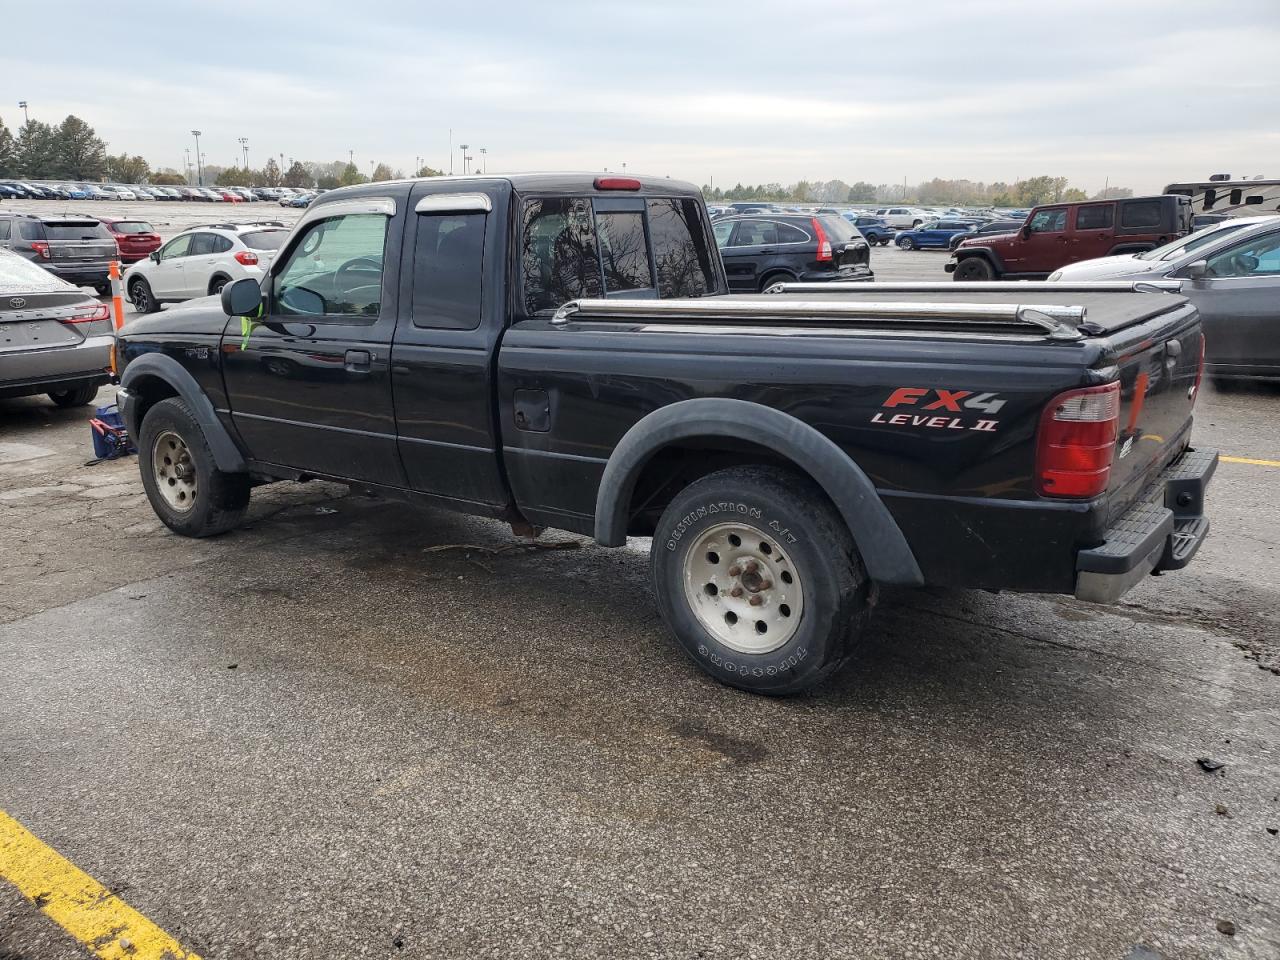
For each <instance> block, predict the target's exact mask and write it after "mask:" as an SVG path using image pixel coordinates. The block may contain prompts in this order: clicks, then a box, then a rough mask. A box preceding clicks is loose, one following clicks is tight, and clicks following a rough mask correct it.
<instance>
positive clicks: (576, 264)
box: [520, 197, 602, 314]
mask: <svg viewBox="0 0 1280 960" xmlns="http://www.w3.org/2000/svg"><path fill="white" fill-rule="evenodd" d="M520 262H521V266H522V268H523V271H524V306H525V310H526V311H528V312H529V313H531V314H533V313H538V312H540V311H543V310H554V309H556V308H557V307H559V306H560V305H561V304H564V303H567V302H568V301H570V300H575V299H577V298H579V297H598V296H600V293H601V289H602V288H601V283H600V260H599V258H598V256H597V253H596V234H595V227H594V223H593V221H592V218H591V204H590V203H589V202H588V201H587V200H585V199H582V198H577V199H574V198H569V197H554V198H549V199H546V200H530V201H528V202H527V203H525V205H524V229H523V231H522V239H521V249H520Z"/></svg>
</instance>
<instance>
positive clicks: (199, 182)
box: [191, 130, 204, 187]
mask: <svg viewBox="0 0 1280 960" xmlns="http://www.w3.org/2000/svg"><path fill="white" fill-rule="evenodd" d="M191 135H192V136H193V137H195V138H196V186H200V187H203V186H204V167H203V166H202V165H201V164H200V131H199V130H192V131H191Z"/></svg>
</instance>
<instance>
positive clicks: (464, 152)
mask: <svg viewBox="0 0 1280 960" xmlns="http://www.w3.org/2000/svg"><path fill="white" fill-rule="evenodd" d="M468 146H469V144H466V143H460V144H458V149H459V150H461V151H462V175H463V176H464V177H465V176H466V175H467V147H468Z"/></svg>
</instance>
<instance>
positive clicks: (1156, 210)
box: [1120, 200, 1160, 227]
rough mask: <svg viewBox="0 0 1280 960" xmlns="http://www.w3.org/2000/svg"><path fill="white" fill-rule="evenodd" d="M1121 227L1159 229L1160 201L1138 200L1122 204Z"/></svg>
mask: <svg viewBox="0 0 1280 960" xmlns="http://www.w3.org/2000/svg"><path fill="white" fill-rule="evenodd" d="M1120 226H1122V227H1158V226H1160V201H1159V200H1137V201H1134V202H1132V203H1125V204H1121V206H1120Z"/></svg>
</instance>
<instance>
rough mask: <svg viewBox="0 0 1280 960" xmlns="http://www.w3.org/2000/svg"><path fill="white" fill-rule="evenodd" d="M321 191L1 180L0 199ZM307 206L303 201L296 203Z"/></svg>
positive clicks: (271, 195)
mask: <svg viewBox="0 0 1280 960" xmlns="http://www.w3.org/2000/svg"><path fill="white" fill-rule="evenodd" d="M323 192H324V191H315V190H301V189H298V188H296V187H215V186H210V187H192V186H172V187H170V186H159V185H157V184H138V183H127V184H122V183H74V182H69V181H68V182H59V183H50V182H36V181H31V180H0V200H159V201H175V200H194V201H208V202H211V203H253V202H255V201H258V200H276V201H279V202H280V203H281V204H282V205H292V204H287V203H286V201H290V200H296V199H299V198H301V197H307V198H308V201H307V202H310V198H313V197H315V196H316V194H317V193H323ZM297 205H298V206H306V204H305V203H304V204H297Z"/></svg>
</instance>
